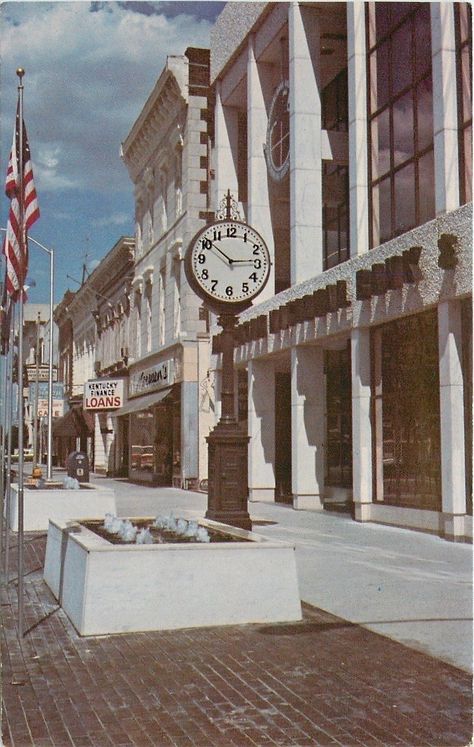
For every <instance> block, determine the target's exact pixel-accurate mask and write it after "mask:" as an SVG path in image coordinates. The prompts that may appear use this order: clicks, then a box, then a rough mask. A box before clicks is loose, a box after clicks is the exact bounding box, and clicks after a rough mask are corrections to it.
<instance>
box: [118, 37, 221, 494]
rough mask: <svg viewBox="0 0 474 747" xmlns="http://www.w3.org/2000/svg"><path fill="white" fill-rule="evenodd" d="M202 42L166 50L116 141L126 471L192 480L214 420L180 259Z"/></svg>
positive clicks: (199, 179) (199, 201)
mask: <svg viewBox="0 0 474 747" xmlns="http://www.w3.org/2000/svg"><path fill="white" fill-rule="evenodd" d="M208 93H209V51H208V50H204V49H196V48H189V49H187V50H186V52H185V54H184V55H176V56H170V57H168V58H167V62H166V66H165V68H164V70H163V71H162V73H161V75H160V76H159V78H158V80H157V82H156V85H155V87H154V89H153V91H152V92H151V94H150V96H149V97H148V99H147V101H146V102H145V104H144V107H143V110H142V111H141V113H140V115H139V117H138V119H137V120H136V122H135V123H134V124H133V126H132V128H131V130H130V133H129V134H128V136H127V138H126V139H125V141H124V142H123V144H122V157H123V161H124V163H125V165H126V167H127V169H128V172H129V175H130V179H131V181H132V182H133V185H134V194H135V225H136V258H135V268H134V276H133V279H132V289H131V298H130V303H131V312H130V314H131V329H130V335H129V356H130V357H129V380H128V401H127V403H126V404H125V406H124V407H123V408H122V409H121V410H120V411H119V412H118V413H117V417H118V421H119V432H120V434H121V435H120V438H121V439H122V442H123V443H124V444H125V443H127V444H128V450H129V475H130V477H132V478H134V479H137V480H144V481H151V482H153V483H155V484H163V485H175V486H179V487H196V486H197V485H199V482H200V481H201V480H202V479H204V478H205V477H207V448H206V442H205V437H206V436H207V434H208V432H209V427H210V423H211V422H212V419H213V416H212V408H213V389H212V386H211V382H210V379H209V339H210V336H209V331H208V320H207V316H206V314H205V313H204V311H203V310H202V309H201V305H200V301H199V299H198V298H197V297H196V296H195V295H194V294H193V293H192V291H191V290H190V288H189V286H188V284H187V281H186V278H185V274H184V266H183V258H184V252H185V250H186V247H187V245H188V243H189V242H190V240H191V238H192V236H193V235H194V234H195V233H196V232H197V231H198V230H199V229H200V228H201V227H202V226H203V225H205V220H206V218H207V211H208V208H209V190H208V182H209V160H208V155H209V135H208V114H209V110H208Z"/></svg>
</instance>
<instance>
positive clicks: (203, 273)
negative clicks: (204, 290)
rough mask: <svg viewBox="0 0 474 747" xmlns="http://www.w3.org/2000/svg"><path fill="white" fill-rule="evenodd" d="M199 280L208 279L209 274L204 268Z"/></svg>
mask: <svg viewBox="0 0 474 747" xmlns="http://www.w3.org/2000/svg"><path fill="white" fill-rule="evenodd" d="M201 278H202V279H203V280H208V279H209V273H208V271H207V270H206V268H204V270H203V271H202V273H201Z"/></svg>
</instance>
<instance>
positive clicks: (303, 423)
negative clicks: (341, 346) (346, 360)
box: [291, 347, 326, 510]
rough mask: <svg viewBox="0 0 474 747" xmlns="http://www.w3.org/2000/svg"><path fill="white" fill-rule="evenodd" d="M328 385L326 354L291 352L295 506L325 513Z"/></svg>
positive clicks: (312, 349) (312, 350) (306, 349)
mask: <svg viewBox="0 0 474 747" xmlns="http://www.w3.org/2000/svg"><path fill="white" fill-rule="evenodd" d="M325 403H326V382H325V374H324V350H323V349H322V348H319V347H295V348H293V349H292V351H291V462H292V464H291V475H292V493H293V506H294V508H297V509H313V510H314V509H322V508H323V499H324V467H325V463H324V441H325V432H326V427H325Z"/></svg>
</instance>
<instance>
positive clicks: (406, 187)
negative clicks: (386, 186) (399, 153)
mask: <svg viewBox="0 0 474 747" xmlns="http://www.w3.org/2000/svg"><path fill="white" fill-rule="evenodd" d="M394 184H395V191H394V199H395V232H394V234H395V236H399V235H400V234H402V233H405V231H408V230H409V229H410V228H413V226H414V225H415V168H414V165H413V164H412V163H411V164H410V165H409V166H405V168H404V169H401V170H400V171H398V172H397V173H396V174H395V178H394Z"/></svg>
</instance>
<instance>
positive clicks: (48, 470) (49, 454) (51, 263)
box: [0, 228, 54, 481]
mask: <svg viewBox="0 0 474 747" xmlns="http://www.w3.org/2000/svg"><path fill="white" fill-rule="evenodd" d="M0 230H1V231H3V232H4V233H6V228H1V229H0ZM28 241H32V242H33V244H36V246H39V248H40V249H43V251H45V252H46V253H47V254H48V255H49V370H48V448H47V458H46V460H47V461H46V479H47V480H48V481H51V480H52V479H53V309H54V249H48V247H47V246H44V244H41V243H40V242H39V241H37V240H36V239H33V238H32V237H31V236H28ZM35 416H36V413H35Z"/></svg>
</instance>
